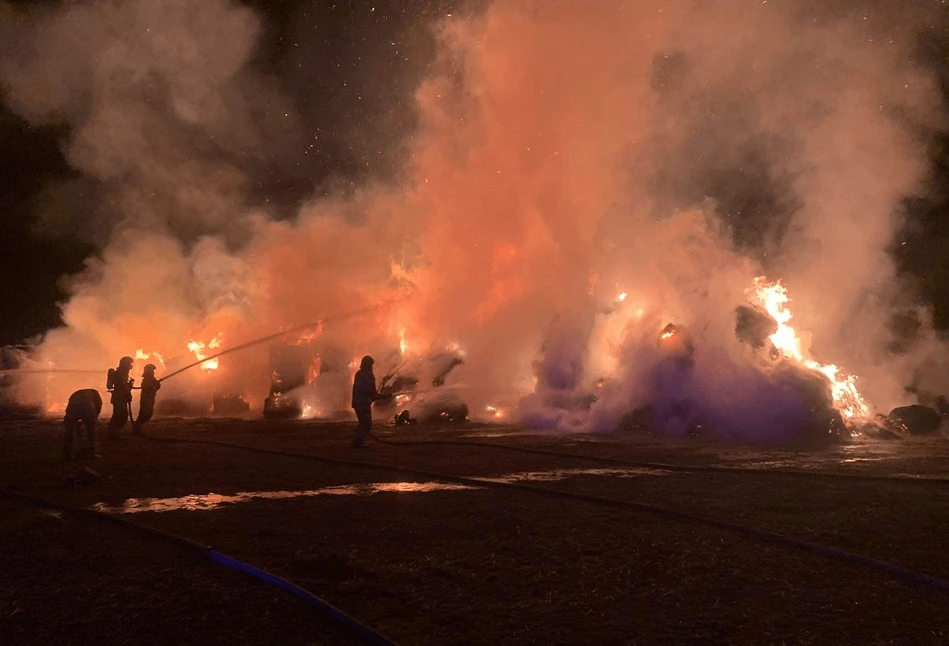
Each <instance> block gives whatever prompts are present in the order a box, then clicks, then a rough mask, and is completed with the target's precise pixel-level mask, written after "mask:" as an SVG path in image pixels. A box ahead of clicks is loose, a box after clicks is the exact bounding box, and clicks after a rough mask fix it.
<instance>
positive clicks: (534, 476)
mask: <svg viewBox="0 0 949 646" xmlns="http://www.w3.org/2000/svg"><path fill="white" fill-rule="evenodd" d="M668 473H669V472H668V471H660V470H655V469H557V470H555V471H525V472H523V473H511V474H508V475H505V476H500V477H495V478H484V477H477V478H474V479H477V480H484V481H486V482H529V481H534V482H552V481H556V480H563V479H564V478H569V477H571V476H581V475H591V476H615V477H619V478H631V477H634V476H641V475H656V476H658V475H666V474H668ZM475 489H480V487H469V486H466V485H460V484H452V483H447V482H372V483H360V484H353V485H340V486H336V487H325V488H323V489H310V490H306V491H241V492H238V493H236V494H234V495H222V494H216V493H209V494H203V495H201V494H195V495H191V496H182V497H181V498H129V499H128V500H126V501H125V502H123V503H122V504H120V505H114V506H113V505H107V504H105V503H102V502H99V503H96V504H95V505H93V506H92V508H93V509H94V510H96V511H101V512H105V513H107V514H137V513H140V512H145V511H155V512H163V511H209V510H211V509H217V508H219V507H222V506H224V505H235V504H238V503H242V502H250V501H252V500H287V499H290V498H309V497H314V496H369V495H372V494H374V493H393V492H395V493H405V492H411V493H424V492H429V491H462V490H475Z"/></svg>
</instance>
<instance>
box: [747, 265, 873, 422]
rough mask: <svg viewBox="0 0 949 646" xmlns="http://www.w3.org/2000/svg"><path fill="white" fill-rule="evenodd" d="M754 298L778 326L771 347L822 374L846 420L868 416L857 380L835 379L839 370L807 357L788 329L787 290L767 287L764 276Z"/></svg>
mask: <svg viewBox="0 0 949 646" xmlns="http://www.w3.org/2000/svg"><path fill="white" fill-rule="evenodd" d="M755 294H756V296H757V298H758V301H759V302H760V303H761V305H762V306H763V307H764V308H765V310H767V312H768V314H770V315H771V318H773V319H774V320H775V321H776V322H777V324H778V329H777V331H776V332H775V333H774V334H772V335H771V336H770V337H769V338H770V339H771V343H773V344H774V347H775V348H777V350H778V351H779V352H781V354H783V355H784V356H785V357H787V358H788V359H792V360H794V361H797V362H798V363H800V364H801V365H803V366H805V367H807V368H810V369H811V370H816V371H817V372H820V373H822V374H823V375H824V376H825V377H827V378H828V379H829V380H830V383H831V387H832V392H833V396H834V405H835V406H836V408H837V409H838V410H840V412H841V413H842V414H843V415H844V417H846V418H847V419H848V420H854V421H856V420H861V419H865V418H867V417H869V416H870V407H869V406H868V405H867V402H866V401H864V399H863V397H862V396H861V395H860V392H859V391H858V390H857V378H856V377H855V376H853V375H843V376H838V372H839V368H838V367H837V366H835V365H834V364H822V363H820V362H818V361H815V360H814V359H813V358H811V357H809V356H807V354H806V353H805V351H804V350H803V349H802V347H801V339H800V338H799V337H798V335H797V332H796V331H795V330H794V328H793V327H791V326H790V325H788V321H790V320H791V311H790V310H789V309H788V308H787V304H788V303H789V302H790V301H791V299H790V297H789V296H788V292H787V289H786V288H785V287H784V286H783V285H782V284H781V282H780V281H775V282H773V283H769V282H768V281H767V280H766V278H765V277H764V276H759V277H757V278H755Z"/></svg>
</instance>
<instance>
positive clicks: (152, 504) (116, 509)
mask: <svg viewBox="0 0 949 646" xmlns="http://www.w3.org/2000/svg"><path fill="white" fill-rule="evenodd" d="M475 488H476V487H468V486H465V485H458V484H451V483H446V482H373V483H360V484H354V485H340V486H336V487H324V488H323V489H310V490H306V491H240V492H238V493H236V494H234V495H230V496H229V495H222V494H216V493H209V494H203V495H202V494H195V495H191V496H182V497H181V498H129V499H128V500H126V501H125V502H123V503H122V504H121V505H114V506H113V505H107V504H105V503H102V502H100V503H96V504H95V505H93V506H92V508H93V509H95V510H96V511H101V512H105V513H107V514H137V513H141V512H143V511H157V512H162V511H209V510H211V509H217V508H218V507H222V506H224V505H236V504H238V503H242V502H250V501H252V500H287V499H290V498H311V497H313V496H369V495H372V494H374V493H383V492H428V491H459V490H462V489H475Z"/></svg>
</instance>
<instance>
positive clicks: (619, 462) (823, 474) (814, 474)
mask: <svg viewBox="0 0 949 646" xmlns="http://www.w3.org/2000/svg"><path fill="white" fill-rule="evenodd" d="M369 436H370V437H371V438H372V439H374V440H375V441H377V442H379V443H380V444H386V445H389V446H402V447H412V446H460V447H465V448H468V447H471V446H476V447H479V448H485V449H498V450H502V451H510V452H513V453H528V454H532V455H544V456H548V457H556V458H568V459H574V460H586V461H589V462H597V463H600V464H609V465H613V466H624V467H637V468H642V469H657V470H661V471H679V472H692V473H726V474H736V475H744V474H752V475H768V476H787V477H803V478H811V479H828V480H845V481H846V480H850V481H857V482H860V481H863V482H907V483H909V482H912V483H920V484H932V485H949V478H927V477H913V476H880V475H869V474H860V473H832V472H829V471H800V470H794V469H759V468H742V467H720V466H711V465H695V464H669V463H665V462H641V461H638V460H624V459H621V458H607V457H603V456H597V455H583V454H582V453H566V452H561V451H550V450H547V449H535V448H531V447H528V446H511V445H509V444H500V443H498V442H462V441H460V440H412V441H397V442H396V441H392V440H387V439H384V438H381V437H379V436H378V435H376V434H374V433H371V432H370V434H369Z"/></svg>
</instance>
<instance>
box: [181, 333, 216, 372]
mask: <svg viewBox="0 0 949 646" xmlns="http://www.w3.org/2000/svg"><path fill="white" fill-rule="evenodd" d="M221 336H222V335H221V334H218V335H217V336H215V337H214V338H213V339H211V340H210V341H208V342H207V343H202V342H201V341H188V343H187V346H188V351H189V352H191V353H193V354H194V358H195V359H197V360H198V361H201V360H203V359H204V358H205V357H206V356H208V355H209V354H213V353H209V352H205V350H216V349H217V348H220V347H221ZM218 367H219V364H218V360H217V359H208V360H207V361H205V362H204V363H202V364H201V369H202V370H205V371H210V370H217V369H218Z"/></svg>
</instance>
